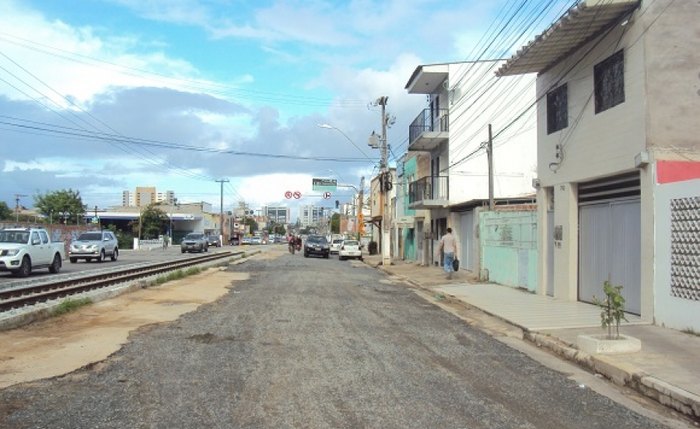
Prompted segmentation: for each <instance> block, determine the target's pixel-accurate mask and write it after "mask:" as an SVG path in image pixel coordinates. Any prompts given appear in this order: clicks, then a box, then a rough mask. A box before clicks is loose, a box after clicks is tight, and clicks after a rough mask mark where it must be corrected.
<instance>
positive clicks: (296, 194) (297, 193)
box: [294, 191, 301, 200]
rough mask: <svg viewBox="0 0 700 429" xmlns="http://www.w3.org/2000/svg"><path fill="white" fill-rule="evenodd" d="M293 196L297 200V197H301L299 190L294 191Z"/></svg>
mask: <svg viewBox="0 0 700 429" xmlns="http://www.w3.org/2000/svg"><path fill="white" fill-rule="evenodd" d="M294 198H296V199H297V200H298V199H299V198H301V192H299V191H294Z"/></svg>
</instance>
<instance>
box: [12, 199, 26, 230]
mask: <svg viewBox="0 0 700 429" xmlns="http://www.w3.org/2000/svg"><path fill="white" fill-rule="evenodd" d="M26 196H27V195H25V194H15V222H17V223H19V199H20V198H22V197H26Z"/></svg>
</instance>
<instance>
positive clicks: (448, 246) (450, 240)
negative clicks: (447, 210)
mask: <svg viewBox="0 0 700 429" xmlns="http://www.w3.org/2000/svg"><path fill="white" fill-rule="evenodd" d="M440 250H442V252H443V254H444V256H443V263H444V268H445V272H446V273H447V278H448V279H451V278H452V273H453V272H454V268H452V264H453V263H454V260H455V258H457V239H456V238H455V236H454V235H452V228H447V233H446V234H445V235H443V236H442V238H441V239H440Z"/></svg>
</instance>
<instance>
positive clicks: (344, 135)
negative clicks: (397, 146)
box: [316, 124, 374, 162]
mask: <svg viewBox="0 0 700 429" xmlns="http://www.w3.org/2000/svg"><path fill="white" fill-rule="evenodd" d="M316 126H317V127H319V128H324V129H327V130H336V131H338V132H339V133H340V134H342V135H343V137H345V139H346V140H347V141H349V142H350V144H352V145H353V146H355V148H356V149H357V150H359V151H360V153H362V155H364V156H365V158H367V159H369V160H370V161H372V162H374V159H372V158H370V156H369V155H367V154H366V153H365V152H364V151H363V150H362V149H360V147H359V146H358V145H356V144H355V142H354V141H352V139H351V138H350V137H348V135H347V134H345V133H344V132H343V130H341V129H340V128H338V127H334V126H333V125H330V124H316Z"/></svg>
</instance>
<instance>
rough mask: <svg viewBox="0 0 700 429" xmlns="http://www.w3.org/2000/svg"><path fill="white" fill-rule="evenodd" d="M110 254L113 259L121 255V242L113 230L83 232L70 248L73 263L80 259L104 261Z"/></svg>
mask: <svg viewBox="0 0 700 429" xmlns="http://www.w3.org/2000/svg"><path fill="white" fill-rule="evenodd" d="M108 256H109V257H110V258H111V259H112V260H113V261H116V260H117V258H118V257H119V244H118V242H117V237H115V236H114V233H113V232H112V231H89V232H83V233H82V234H80V235H79V236H78V239H77V240H74V241H73V242H72V243H71V245H70V249H68V259H69V260H70V261H71V262H72V263H75V262H78V259H85V261H86V262H88V261H91V260H93V259H94V260H96V261H97V262H102V261H104V260H105V259H106V258H107V257H108Z"/></svg>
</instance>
